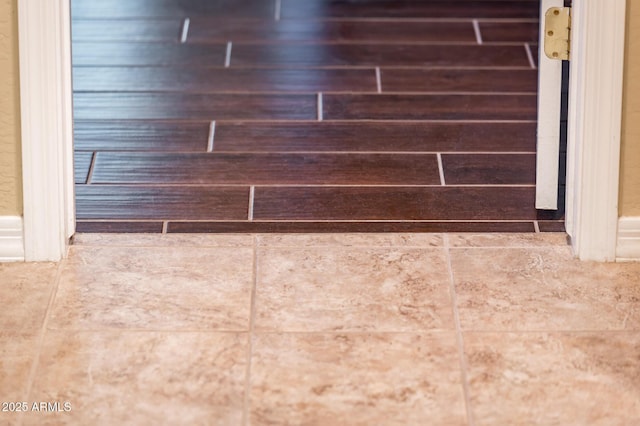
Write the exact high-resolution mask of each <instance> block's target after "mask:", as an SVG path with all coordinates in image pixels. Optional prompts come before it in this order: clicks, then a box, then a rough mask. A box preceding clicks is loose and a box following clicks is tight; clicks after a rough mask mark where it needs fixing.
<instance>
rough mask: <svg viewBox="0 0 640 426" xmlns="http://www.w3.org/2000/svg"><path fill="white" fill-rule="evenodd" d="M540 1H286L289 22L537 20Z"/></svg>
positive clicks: (286, 15)
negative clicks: (312, 19) (467, 19)
mask: <svg viewBox="0 0 640 426" xmlns="http://www.w3.org/2000/svg"><path fill="white" fill-rule="evenodd" d="M538 13H539V6H538V1H535V0H532V1H515V2H514V1H512V2H504V1H488V0H483V1H465V0H456V1H446V0H440V1H438V0H430V1H415V0H373V1H366V2H363V1H354V0H338V1H326V0H304V1H301V0H282V17H283V19H285V18H318V17H329V18H343V17H350V18H441V17H447V18H536V17H538Z"/></svg>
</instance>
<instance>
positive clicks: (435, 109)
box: [323, 94, 537, 120]
mask: <svg viewBox="0 0 640 426" xmlns="http://www.w3.org/2000/svg"><path fill="white" fill-rule="evenodd" d="M323 102H324V113H323V115H324V119H325V120H353V119H369V120H387V119H388V120H394V119H409V120H535V119H536V109H537V104H536V96H535V95H500V96H496V95H409V94H406V95H385V94H381V95H378V94H376V95H355V94H354V95H350V94H327V95H325V96H324V97H323Z"/></svg>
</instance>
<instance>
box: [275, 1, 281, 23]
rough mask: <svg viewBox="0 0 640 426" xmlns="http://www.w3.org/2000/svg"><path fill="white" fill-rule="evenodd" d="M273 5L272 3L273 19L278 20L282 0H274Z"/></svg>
mask: <svg viewBox="0 0 640 426" xmlns="http://www.w3.org/2000/svg"><path fill="white" fill-rule="evenodd" d="M275 2H276V3H275V5H274V17H273V18H274V19H275V20H276V21H279V20H280V14H281V11H282V0H275Z"/></svg>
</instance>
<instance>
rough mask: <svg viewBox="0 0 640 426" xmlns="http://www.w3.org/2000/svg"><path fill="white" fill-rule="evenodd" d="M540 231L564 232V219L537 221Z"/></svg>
mask: <svg viewBox="0 0 640 426" xmlns="http://www.w3.org/2000/svg"><path fill="white" fill-rule="evenodd" d="M538 228H539V229H540V232H565V227H564V220H559V221H551V220H550V221H545V220H540V221H538Z"/></svg>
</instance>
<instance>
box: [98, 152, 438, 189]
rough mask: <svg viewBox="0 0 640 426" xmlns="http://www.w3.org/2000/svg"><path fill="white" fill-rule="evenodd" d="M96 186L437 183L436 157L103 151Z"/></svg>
mask: <svg viewBox="0 0 640 426" xmlns="http://www.w3.org/2000/svg"><path fill="white" fill-rule="evenodd" d="M91 182H92V183H94V184H98V183H147V184H148V183H153V184H163V183H171V184H217V185H220V184H242V185H259V184H289V185H293V184H322V185H327V184H331V185H349V184H351V185H438V184H439V183H440V178H439V175H438V164H437V160H436V156H435V155H433V154H425V155H420V154H416V155H411V154H408V155H407V154H158V153H154V154H151V153H116V152H113V153H110V152H107V153H105V152H100V153H98V155H97V157H96V164H95V167H94V171H93V176H92V180H91Z"/></svg>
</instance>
